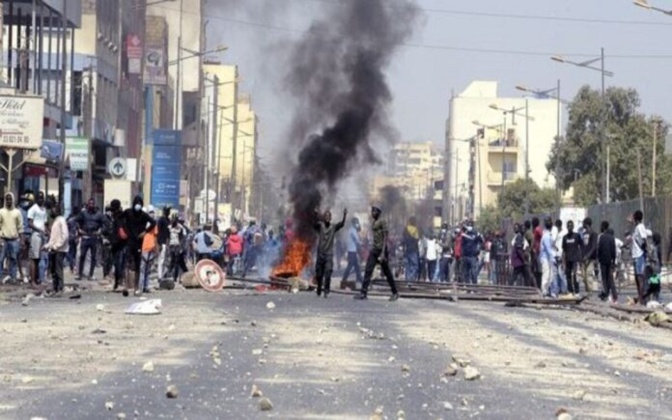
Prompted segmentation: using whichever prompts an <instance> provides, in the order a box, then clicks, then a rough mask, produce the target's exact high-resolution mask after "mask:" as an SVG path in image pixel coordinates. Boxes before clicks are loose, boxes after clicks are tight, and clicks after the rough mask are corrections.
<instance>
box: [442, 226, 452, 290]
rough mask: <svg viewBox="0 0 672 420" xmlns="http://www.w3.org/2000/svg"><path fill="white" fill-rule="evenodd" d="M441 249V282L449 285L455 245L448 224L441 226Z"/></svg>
mask: <svg viewBox="0 0 672 420" xmlns="http://www.w3.org/2000/svg"><path fill="white" fill-rule="evenodd" d="M439 244H440V248H441V260H440V261H439V281H440V282H441V283H448V279H450V266H451V264H452V262H453V244H452V237H451V235H450V230H449V229H448V224H447V223H444V224H443V225H442V226H441V237H440V238H439Z"/></svg>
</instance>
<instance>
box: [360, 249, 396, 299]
mask: <svg viewBox="0 0 672 420" xmlns="http://www.w3.org/2000/svg"><path fill="white" fill-rule="evenodd" d="M382 252H383V251H382V250H381V249H372V250H371V251H370V252H369V258H367V260H366V268H365V269H364V283H363V284H362V291H361V293H362V295H364V296H366V294H367V293H368V290H369V285H370V284H371V277H372V276H373V270H374V269H375V268H376V265H378V264H380V268H381V269H382V270H383V274H384V275H385V278H386V279H387V284H389V285H390V289H391V290H392V294H395V295H396V294H397V286H396V284H395V283H394V276H393V275H392V270H390V264H389V263H388V261H387V255H385V256H384V259H383V260H382V261H379V259H380V257H381V255H382Z"/></svg>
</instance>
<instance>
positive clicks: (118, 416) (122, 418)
mask: <svg viewBox="0 0 672 420" xmlns="http://www.w3.org/2000/svg"><path fill="white" fill-rule="evenodd" d="M117 418H118V419H119V420H124V419H125V418H126V414H124V413H119V414H117Z"/></svg>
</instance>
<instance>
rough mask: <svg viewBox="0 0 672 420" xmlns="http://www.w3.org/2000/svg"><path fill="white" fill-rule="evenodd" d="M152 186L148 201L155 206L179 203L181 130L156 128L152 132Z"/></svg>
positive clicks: (177, 204)
mask: <svg viewBox="0 0 672 420" xmlns="http://www.w3.org/2000/svg"><path fill="white" fill-rule="evenodd" d="M152 142H153V146H152V183H151V185H152V187H151V200H150V202H151V203H152V204H153V205H154V206H157V207H163V206H171V207H173V208H178V207H179V205H180V179H181V178H182V176H181V173H182V139H181V132H180V131H175V130H156V131H154V132H153V133H152Z"/></svg>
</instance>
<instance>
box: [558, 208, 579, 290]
mask: <svg viewBox="0 0 672 420" xmlns="http://www.w3.org/2000/svg"><path fill="white" fill-rule="evenodd" d="M562 258H563V266H564V267H565V273H566V276H567V288H568V289H569V293H572V294H579V281H578V280H577V278H576V272H577V269H578V266H579V264H580V263H581V260H582V258H583V239H582V238H581V235H579V234H578V233H577V232H574V222H572V221H571V220H570V221H569V222H567V234H566V235H565V237H564V238H562Z"/></svg>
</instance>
